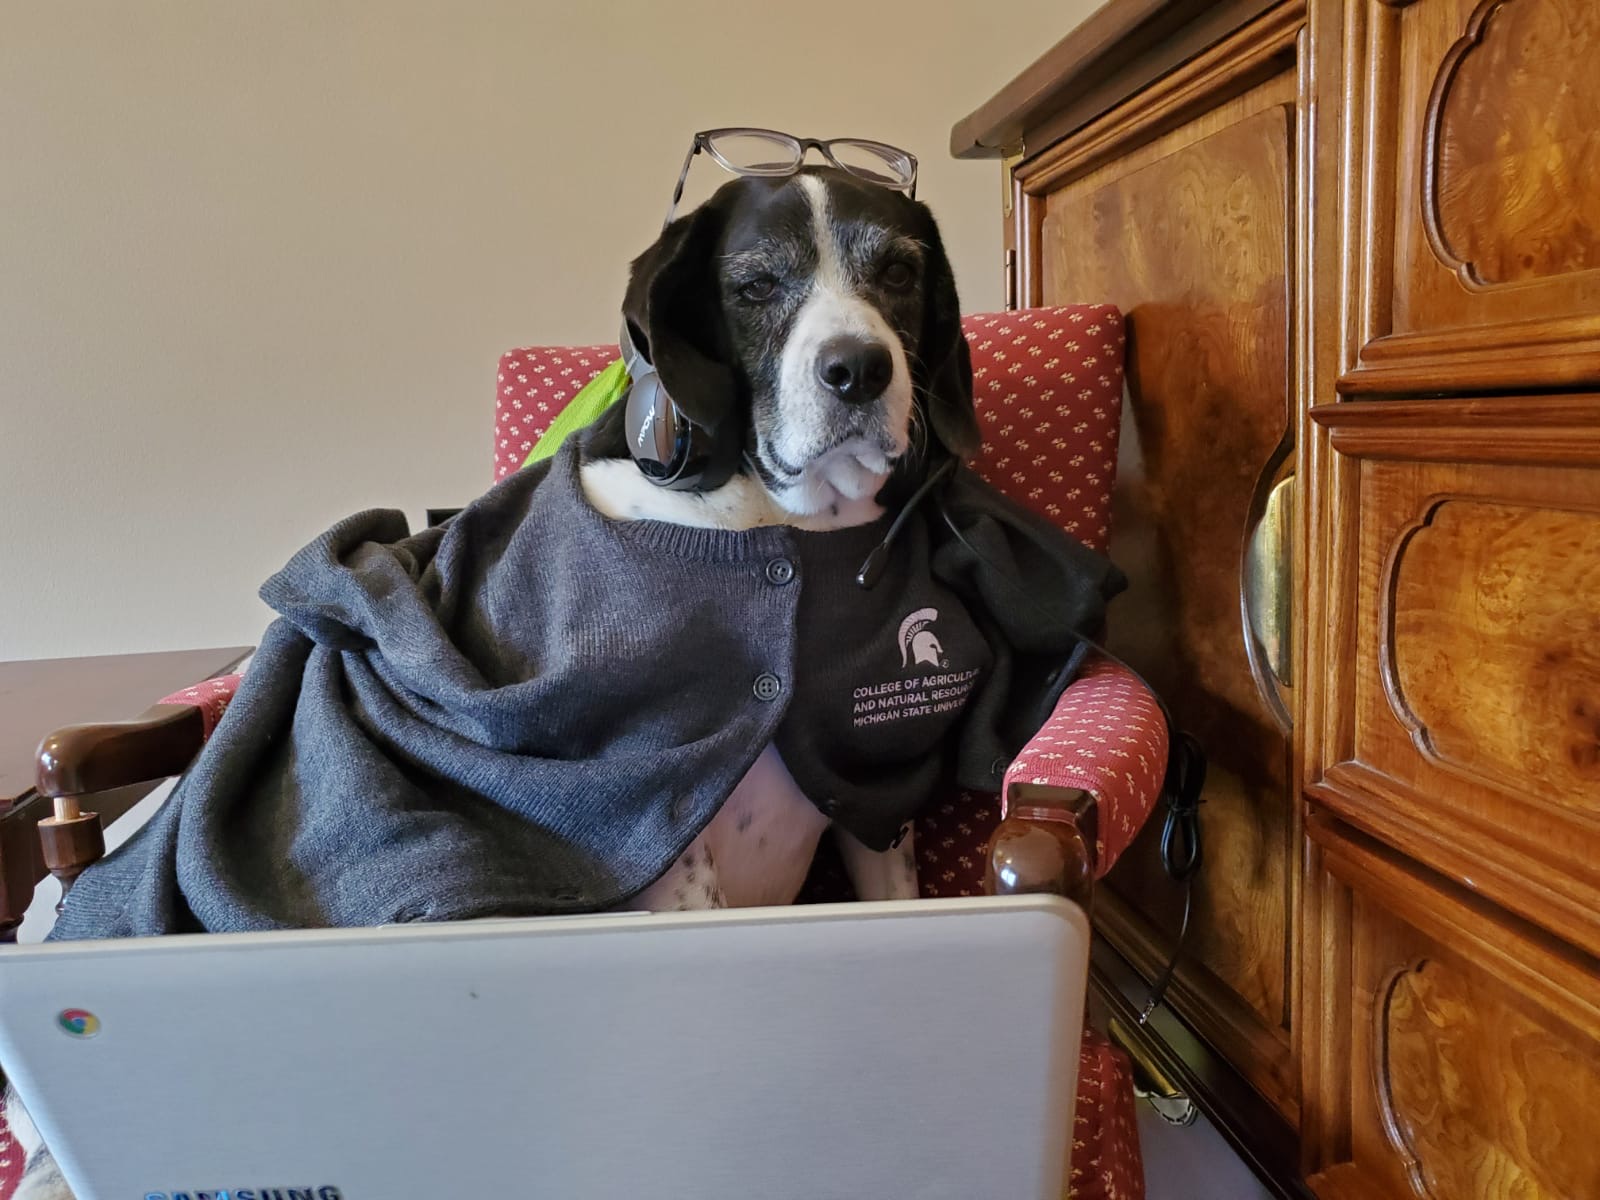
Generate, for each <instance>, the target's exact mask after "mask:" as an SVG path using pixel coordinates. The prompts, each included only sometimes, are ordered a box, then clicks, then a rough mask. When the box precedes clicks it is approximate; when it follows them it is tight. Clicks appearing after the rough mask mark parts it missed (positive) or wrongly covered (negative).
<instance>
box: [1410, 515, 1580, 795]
mask: <svg viewBox="0 0 1600 1200" xmlns="http://www.w3.org/2000/svg"><path fill="white" fill-rule="evenodd" d="M1587 597H1600V512H1595V511H1589V512H1585V511H1582V510H1571V509H1563V510H1550V509H1543V508H1538V507H1534V506H1530V505H1526V504H1505V503H1497V502H1494V501H1492V500H1481V499H1468V498H1460V499H1443V500H1440V501H1438V502H1437V503H1433V504H1430V505H1429V507H1428V510H1427V513H1426V515H1425V516H1424V517H1423V518H1422V520H1421V522H1420V523H1419V524H1418V525H1417V526H1416V527H1414V528H1413V529H1411V530H1409V531H1408V532H1406V533H1405V534H1402V536H1401V539H1400V541H1399V542H1398V543H1397V544H1396V548H1395V553H1394V556H1393V559H1392V560H1391V562H1390V564H1389V571H1388V579H1387V586H1384V585H1383V584H1381V583H1380V601H1384V600H1386V601H1387V603H1388V608H1389V618H1390V619H1389V624H1388V626H1387V628H1385V629H1381V630H1380V634H1379V636H1380V637H1381V638H1382V639H1383V641H1382V645H1381V647H1380V658H1381V665H1382V667H1383V668H1384V670H1385V679H1384V684H1385V686H1386V687H1387V688H1388V690H1389V698H1390V701H1391V703H1392V705H1393V707H1394V709H1395V713H1396V715H1397V716H1399V717H1400V719H1401V721H1402V722H1404V723H1405V724H1406V726H1407V727H1408V728H1410V730H1411V732H1412V735H1413V739H1414V740H1415V742H1416V743H1417V745H1418V746H1419V747H1420V748H1421V749H1422V750H1423V751H1424V752H1425V753H1427V754H1429V755H1431V756H1432V757H1434V758H1435V759H1437V760H1438V761H1440V762H1442V763H1446V764H1450V765H1453V766H1456V767H1458V768H1460V769H1462V770H1463V771H1465V772H1466V773H1467V774H1469V775H1475V776H1478V777H1479V778H1482V779H1484V780H1487V781H1491V782H1493V783H1495V784H1496V785H1498V786H1499V787H1501V788H1503V789H1504V790H1506V791H1508V792H1509V791H1521V792H1524V793H1526V794H1528V795H1530V796H1533V797H1537V798H1538V799H1539V800H1541V801H1544V802H1546V803H1548V804H1553V805H1557V806H1570V807H1572V808H1575V809H1577V810H1579V811H1580V812H1587V813H1589V814H1591V815H1600V603H1595V604H1588V603H1585V602H1584V601H1585V598H1587Z"/></svg>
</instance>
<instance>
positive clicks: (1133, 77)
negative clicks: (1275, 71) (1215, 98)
mask: <svg viewBox="0 0 1600 1200" xmlns="http://www.w3.org/2000/svg"><path fill="white" fill-rule="evenodd" d="M1275 3H1277V0H1109V2H1108V3H1106V4H1104V5H1102V6H1101V7H1100V8H1099V9H1098V10H1097V11H1096V12H1094V13H1093V14H1092V15H1091V16H1090V17H1089V19H1088V20H1086V21H1084V22H1083V23H1082V24H1081V25H1079V26H1078V27H1077V28H1076V29H1074V30H1072V32H1070V33H1068V34H1067V35H1066V36H1065V37H1064V38H1062V39H1061V40H1060V41H1059V42H1057V43H1056V44H1055V45H1054V46H1052V47H1051V48H1050V49H1049V50H1047V51H1046V52H1045V53H1044V54H1043V55H1042V56H1041V57H1040V58H1039V59H1038V60H1037V61H1035V62H1034V63H1033V64H1032V65H1031V66H1029V67H1028V68H1027V69H1025V70H1024V71H1023V72H1022V73H1021V74H1020V75H1018V76H1017V77H1016V78H1015V79H1013V80H1012V81H1011V82H1010V83H1008V84H1006V86H1005V87H1003V88H1001V89H1000V91H998V92H996V93H995V94H994V95H993V96H992V97H990V99H989V100H987V101H985V102H984V104H983V105H981V106H980V107H979V108H977V109H974V110H973V111H972V112H971V113H969V114H967V116H965V117H963V118H962V119H961V120H960V121H957V122H956V124H955V126H954V128H952V129H951V131H950V153H951V154H952V155H954V156H955V157H956V158H997V157H999V156H1000V155H1001V154H1003V153H1004V152H1005V151H1006V150H1007V149H1008V148H1010V147H1014V146H1016V145H1018V144H1020V143H1021V142H1022V141H1023V139H1024V137H1025V136H1026V137H1027V138H1028V139H1029V141H1030V142H1031V143H1036V144H1030V145H1029V147H1028V149H1029V152H1030V153H1035V152H1037V151H1038V150H1041V149H1043V148H1044V144H1045V143H1046V142H1048V141H1054V140H1055V139H1057V138H1059V137H1063V136H1065V135H1066V134H1067V133H1070V132H1072V130H1073V129H1074V128H1078V127H1080V126H1082V125H1084V124H1086V123H1087V122H1088V121H1089V120H1091V119H1092V118H1094V117H1095V116H1098V115H1099V114H1100V113H1102V112H1104V111H1106V109H1108V108H1111V107H1112V106H1113V105H1115V104H1118V103H1120V102H1121V101H1122V100H1124V99H1126V98H1127V97H1128V96H1131V95H1132V94H1133V93H1134V92H1136V91H1138V90H1139V89H1140V88H1143V87H1144V86H1146V85H1147V84H1149V83H1151V82H1152V81H1154V80H1156V79H1159V78H1160V77H1161V76H1162V75H1165V74H1166V73H1167V72H1168V71H1171V70H1172V69H1173V68H1175V67H1177V66H1179V65H1181V64H1182V63H1184V62H1186V61H1187V60H1188V59H1190V58H1192V57H1193V56H1194V55H1196V54H1198V53H1200V52H1201V51H1202V50H1204V49H1206V48H1207V47H1208V46H1210V45H1212V44H1214V43H1215V42H1217V41H1219V40H1221V38H1222V37H1223V36H1224V35H1225V34H1227V33H1228V32H1230V31H1232V30H1233V29H1236V28H1238V27H1239V26H1240V25H1243V24H1244V23H1245V22H1247V21H1249V20H1251V19H1253V18H1254V17H1256V16H1258V15H1260V14H1261V13H1263V12H1265V11H1266V10H1267V9H1269V8H1271V7H1272V6H1273V5H1274V4H1275ZM1045 118H1048V123H1049V129H1048V132H1047V133H1045V134H1044V135H1043V136H1042V137H1041V136H1039V134H1040V132H1041V131H1040V125H1041V123H1042V122H1043V121H1044V119H1045Z"/></svg>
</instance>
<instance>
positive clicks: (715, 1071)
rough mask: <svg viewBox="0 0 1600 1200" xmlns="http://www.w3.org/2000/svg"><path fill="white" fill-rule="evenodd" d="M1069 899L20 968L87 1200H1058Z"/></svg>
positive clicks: (45, 1100)
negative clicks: (943, 1199)
mask: <svg viewBox="0 0 1600 1200" xmlns="http://www.w3.org/2000/svg"><path fill="white" fill-rule="evenodd" d="M1088 948H1089V927H1088V923H1087V921H1086V920H1085V918H1084V915H1083V913H1082V911H1081V910H1080V909H1078V908H1077V907H1076V906H1074V905H1072V904H1069V903H1068V902H1066V901H1064V900H1059V899H1056V898H1054V897H1016V898H1007V899H979V900H945V901H924V902H912V903H893V904H850V905H824V906H814V907H798V908H770V909H746V910H742V911H730V912H710V913H681V914H657V915H649V914H639V913H630V914H619V915H609V916H596V917H564V918H562V917H558V918H544V919H532V920H508V921H498V920H496V921H475V922H467V923H460V924H441V925H407V926H399V927H391V928H384V929H366V930H318V931H310V932H297V933H264V934H212V935H198V936H182V937H168V938H154V939H135V940H127V941H112V942H92V943H70V944H57V945H49V946H38V947H25V948H11V949H5V950H3V951H0V1065H3V1066H4V1069H5V1071H6V1072H7V1074H8V1075H9V1076H10V1077H11V1079H12V1081H13V1083H14V1084H15V1085H16V1087H17V1089H18V1091H19V1092H20V1093H21V1094H22V1097H23V1099H24V1100H25V1102H26V1103H27V1105H28V1108H29V1111H30V1112H31V1113H32V1115H33V1117H34V1119H35V1121H36V1122H37V1124H38V1126H39V1128H40V1131H41V1132H42V1133H43V1135H44V1137H45V1140H46V1142H47V1143H48V1144H49V1145H50V1146H51V1148H52V1149H53V1151H54V1153H55V1155H56V1157H57V1159H58V1161H59V1163H60V1166H61V1168H62V1171H63V1173H64V1174H65V1175H66V1177H67V1180H68V1182H70V1183H71V1184H72V1186H73V1188H74V1190H75V1191H76V1193H77V1196H78V1198H79V1200H176V1198H178V1197H187V1198H188V1200H200V1198H202V1197H205V1198H208V1200H221V1198H222V1197H227V1200H464V1198H466V1197H479V1196H481V1197H485V1198H489V1197H493V1198H496V1200H500V1198H523V1197H527V1198H539V1200H542V1198H545V1197H549V1198H551V1200H557V1198H559V1200H755V1198H760V1200H788V1198H793V1200H802V1198H803V1200H939V1198H941V1197H949V1198H950V1200H988V1198H990V1197H995V1198H998V1197H1002V1196H1003V1197H1006V1198H1007V1200H1023V1198H1037V1200H1046V1198H1048V1200H1059V1197H1060V1196H1061V1195H1062V1193H1063V1191H1064V1187H1063V1180H1064V1177H1065V1171H1066V1162H1067V1154H1068V1147H1069V1145H1070V1132H1071V1126H1072V1105H1073V1098H1074V1094H1075V1092H1076V1082H1077V1065H1078V1043H1079V1038H1080V1035H1081V1032H1082V1028H1083V1005H1084V998H1085V990H1086V981H1087V971H1088Z"/></svg>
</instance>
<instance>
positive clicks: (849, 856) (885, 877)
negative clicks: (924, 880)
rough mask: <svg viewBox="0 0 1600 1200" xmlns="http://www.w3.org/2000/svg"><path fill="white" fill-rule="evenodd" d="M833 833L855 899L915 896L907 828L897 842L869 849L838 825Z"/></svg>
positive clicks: (913, 858) (914, 863)
mask: <svg viewBox="0 0 1600 1200" xmlns="http://www.w3.org/2000/svg"><path fill="white" fill-rule="evenodd" d="M833 835H834V837H835V838H837V839H838V841H839V854H840V857H842V858H843V859H844V870H845V874H846V875H848V876H850V883H851V884H852V885H853V886H854V887H855V889H856V899H857V900H915V899H917V897H918V896H919V894H920V893H919V892H918V890H917V858H916V854H915V853H914V851H913V849H912V844H911V831H910V830H909V829H908V830H906V835H905V837H903V838H901V839H900V844H899V845H898V846H894V847H891V848H890V849H888V850H881V851H880V850H870V849H868V848H867V847H866V846H863V845H862V844H861V843H860V842H859V841H857V840H856V838H855V835H853V834H850V833H846V832H845V831H844V830H843V829H841V828H840V827H839V826H837V825H835V826H834V827H833Z"/></svg>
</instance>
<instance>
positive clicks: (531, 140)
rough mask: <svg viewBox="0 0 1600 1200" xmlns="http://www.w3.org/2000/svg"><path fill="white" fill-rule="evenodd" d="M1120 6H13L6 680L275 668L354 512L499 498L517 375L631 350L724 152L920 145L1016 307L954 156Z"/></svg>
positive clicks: (1, 478) (6, 258)
mask: <svg viewBox="0 0 1600 1200" xmlns="http://www.w3.org/2000/svg"><path fill="white" fill-rule="evenodd" d="M1092 7H1093V3H1092V0H1000V2H999V3H990V4H977V3H962V4H950V5H947V6H935V5H932V4H927V3H922V2H917V0H884V2H881V3H871V2H869V0H807V2H806V3H789V4H782V5H774V4H762V3H760V2H759V0H757V2H754V3H753V2H752V0H743V2H741V3H735V2H732V0H674V2H673V3H661V4H657V3H646V2H644V0H634V2H631V3H630V2H621V0H610V2H598V0H589V2H588V3H584V2H583V0H563V2H560V3H553V2H526V3H516V2H512V0H499V2H497V0H460V2H450V0H436V2H432V3H429V2H425V0H254V2H248V3H247V2H244V0H93V2H87V0H50V2H49V3H35V2H31V0H0V505H3V507H0V513H3V517H0V659H5V658H30V657H44V656H55V655H73V654H97V653H117V652H124V651H133V650H148V649H163V648H169V647H180V646H203V645H216V644H224V643H233V642H254V641H255V640H256V639H257V637H258V636H259V633H260V631H261V629H262V627H263V626H264V624H265V622H266V621H267V619H268V612H267V610H266V608H265V607H264V606H263V605H261V604H260V602H259V601H257V599H256V598H255V592H256V588H257V587H258V586H259V584H260V582H261V581H262V580H263V579H264V578H265V577H266V576H267V575H269V574H270V573H271V572H272V571H274V570H275V569H276V568H277V567H278V566H280V565H281V564H282V562H283V561H284V560H285V558H287V556H288V555H289V554H291V553H292V552H293V551H294V550H295V549H297V548H298V547H299V546H301V545H302V544H304V543H305V542H306V541H308V540H310V539H311V538H312V537H314V536H315V535H316V534H317V533H319V532H320V531H321V530H323V529H324V528H326V527H327V526H328V525H329V524H331V523H332V522H333V521H334V520H336V519H337V518H339V517H340V516H343V515H345V514H346V513H349V512H352V511H355V510H357V509H360V508H363V507H367V506H374V505H381V506H391V507H398V508H402V509H404V510H406V511H407V512H408V513H409V514H410V516H411V519H412V521H413V522H414V523H416V522H419V521H420V520H421V514H422V510H423V509H424V508H426V507H428V506H441V507H442V506H451V505H457V504H461V503H464V502H466V501H467V500H468V499H470V498H471V497H472V496H474V495H476V494H477V493H478V492H480V491H482V490H483V488H484V487H486V486H487V483H488V479H489V460H490V425H491V405H492V399H493V383H494V369H495V362H496V359H497V357H498V355H499V353H500V351H501V350H502V349H504V348H506V347H508V346H511V345H515V344H519V343H523V342H528V341H544V342H563V341H588V340H605V339H607V338H609V337H611V336H613V331H614V329H615V325H616V310H617V305H618V302H619V300H620V296H621V289H622V283H623V278H624V269H625V266H626V263H627V261H628V260H629V259H630V258H631V257H632V256H633V255H634V254H635V253H637V252H638V251H639V250H641V249H643V247H644V246H645V245H646V244H647V243H648V242H649V241H650V239H651V238H652V237H653V236H654V233H655V232H656V230H657V228H658V227H659V223H660V219H661V214H662V212H663V210H664V207H665V204H666V201H667V199H668V194H669V192H670V189H671V186H672V183H673V180H674V177H675V173H676V171H677V168H678V164H679V161H680V159H681V157H682V154H683V152H684V148H685V146H686V144H687V141H688V138H689V135H690V134H691V133H692V132H693V131H694V130H695V129H698V128H704V127H708V126H713V125H719V124H755V125H771V126H774V127H776V128H780V129H788V130H791V131H793V132H796V133H801V134H815V135H818V136H828V135H835V134H857V135H862V136H869V137H877V138H880V139H882V140H885V141H889V142H893V143H895V144H897V145H901V146H905V147H907V148H908V149H911V150H913V151H914V152H916V153H917V154H918V155H919V156H920V157H921V159H922V165H923V172H922V184H921V189H920V194H921V196H922V198H924V199H926V200H928V201H929V202H930V203H931V204H932V205H933V207H934V209H935V211H936V213H938V214H939V216H940V217H941V219H942V222H943V225H944V228H945V233H946V236H947V239H948V241H949V244H950V249H951V252H952V255H953V257H954V259H955V263H956V272H957V278H958V280H959V282H960V284H961V288H962V292H963V297H964V300H965V304H966V307H967V308H968V309H969V310H972V309H978V308H987V307H993V306H995V305H997V304H998V302H999V299H1000V295H999V268H998V258H999V185H998V169H997V168H996V166H995V165H994V164H993V163H957V162H954V161H953V160H951V159H950V158H949V157H948V155H947V151H946V146H947V138H948V132H949V127H950V125H951V123H952V122H953V121H954V120H956V119H957V118H959V117H960V116H961V115H963V114H964V113H965V112H967V111H968V110H969V109H970V108H972V107H973V106H975V105H976V104H977V103H979V102H981V101H982V100H983V99H985V98H986V97H987V96H988V95H989V94H991V93H992V92H993V91H994V90H995V89H996V88H997V87H998V86H999V85H1000V84H1002V83H1003V82H1004V81H1005V80H1006V79H1007V78H1009V77H1010V76H1011V75H1012V74H1013V73H1015V72H1016V71H1017V70H1018V69H1020V68H1021V67H1022V66H1024V65H1025V64H1026V63H1027V62H1028V61H1030V60H1031V59H1032V58H1034V57H1036V56H1037V55H1038V54H1039V53H1040V52H1041V51H1042V50H1043V49H1044V48H1045V47H1046V46H1047V45H1048V44H1049V43H1050V42H1051V41H1053V40H1055V38H1056V37H1059V36H1060V35H1061V34H1062V33H1065V32H1066V30H1067V29H1068V28H1069V27H1070V26H1071V25H1072V24H1074V23H1075V22H1076V21H1078V20H1081V19H1082V17H1083V16H1085V15H1086V14H1087V13H1088V12H1089V11H1090V10H1091V9H1092ZM1019 28H1029V29H1036V30H1039V31H1041V33H1040V36H1039V37H1038V38H1037V39H1036V40H1034V41H1033V42H1026V41H1023V40H1020V39H1018V38H1017V36H1016V34H1015V30H1017V29H1019ZM696 172H697V173H699V172H705V176H704V181H705V182H707V183H709V182H712V176H713V175H714V174H715V170H714V168H711V167H708V166H706V165H705V164H704V160H702V162H701V163H700V164H699V165H697V167H696Z"/></svg>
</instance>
